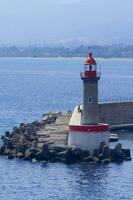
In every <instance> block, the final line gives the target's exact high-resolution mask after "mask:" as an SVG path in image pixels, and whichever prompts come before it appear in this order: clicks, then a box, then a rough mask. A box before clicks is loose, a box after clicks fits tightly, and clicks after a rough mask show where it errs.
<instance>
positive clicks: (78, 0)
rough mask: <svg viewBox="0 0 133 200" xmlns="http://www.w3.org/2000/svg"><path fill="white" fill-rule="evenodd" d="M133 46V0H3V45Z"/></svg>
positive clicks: (0, 19)
mask: <svg viewBox="0 0 133 200" xmlns="http://www.w3.org/2000/svg"><path fill="white" fill-rule="evenodd" d="M72 41H73V42H76V41H77V42H78V41H79V42H81V43H83V44H84V43H87V44H112V43H115V44H119V43H127V44H133V0H0V44H1V45H2V44H3V45H29V44H36V45H38V44H45V43H69V42H72Z"/></svg>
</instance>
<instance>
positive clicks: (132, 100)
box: [98, 97, 133, 103]
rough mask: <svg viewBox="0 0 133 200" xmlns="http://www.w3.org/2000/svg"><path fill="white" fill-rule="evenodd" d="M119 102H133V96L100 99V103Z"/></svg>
mask: <svg viewBox="0 0 133 200" xmlns="http://www.w3.org/2000/svg"><path fill="white" fill-rule="evenodd" d="M119 102H123V103H126V102H133V98H124V97H123V98H108V99H99V100H98V103H119Z"/></svg>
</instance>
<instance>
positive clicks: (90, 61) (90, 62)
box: [84, 53, 97, 65]
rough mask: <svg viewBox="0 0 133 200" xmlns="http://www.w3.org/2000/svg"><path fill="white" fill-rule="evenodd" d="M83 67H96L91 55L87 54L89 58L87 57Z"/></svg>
mask: <svg viewBox="0 0 133 200" xmlns="http://www.w3.org/2000/svg"><path fill="white" fill-rule="evenodd" d="M84 64H85V65H96V64H97V63H96V60H95V59H94V58H93V55H92V53H89V56H88V57H87V59H86V60H85V63H84Z"/></svg>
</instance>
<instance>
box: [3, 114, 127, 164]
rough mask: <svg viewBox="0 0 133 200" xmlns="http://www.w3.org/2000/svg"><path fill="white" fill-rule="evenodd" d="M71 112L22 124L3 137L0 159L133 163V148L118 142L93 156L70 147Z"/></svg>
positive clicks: (49, 115)
mask: <svg viewBox="0 0 133 200" xmlns="http://www.w3.org/2000/svg"><path fill="white" fill-rule="evenodd" d="M71 114H72V113H71V112H69V111H68V112H67V113H61V112H58V113H46V114H44V115H43V118H42V120H41V121H40V122H38V121H34V122H32V123H27V124H25V123H21V124H20V125H19V127H14V128H13V130H12V132H9V131H6V132H5V133H4V135H3V136H2V137H1V139H2V142H3V144H2V146H1V147H0V156H6V157H7V158H8V159H20V160H27V161H32V162H41V161H49V162H64V163H75V162H88V163H110V162H122V161H124V160H126V161H129V160H131V154H130V149H123V148H122V144H120V143H118V144H117V145H116V146H115V148H114V149H110V148H109V147H108V146H107V145H106V144H105V143H104V142H102V143H101V144H100V146H99V149H96V150H95V151H94V152H93V154H92V155H91V154H90V152H89V151H86V150H81V149H79V148H72V147H68V146H67V137H68V122H69V120H70V117H71Z"/></svg>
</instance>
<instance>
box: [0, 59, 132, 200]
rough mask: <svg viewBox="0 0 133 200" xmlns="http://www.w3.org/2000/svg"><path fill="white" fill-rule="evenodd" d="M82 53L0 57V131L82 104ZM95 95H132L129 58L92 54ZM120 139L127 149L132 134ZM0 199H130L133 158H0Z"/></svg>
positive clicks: (121, 136) (123, 97)
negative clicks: (102, 161) (103, 161)
mask: <svg viewBox="0 0 133 200" xmlns="http://www.w3.org/2000/svg"><path fill="white" fill-rule="evenodd" d="M83 61H84V59H83V58H55V59H49V58H47V59H43V58H0V135H2V133H3V132H4V131H5V130H11V129H12V128H13V127H14V126H17V125H18V124H19V123H20V122H31V121H33V120H39V119H41V116H42V114H43V113H45V112H48V111H67V110H72V109H73V108H74V106H75V105H77V104H80V103H82V81H81V80H80V75H79V74H80V72H81V71H82V70H83ZM98 63H99V65H100V66H101V73H102V76H101V80H100V82H99V99H133V60H129V59H107V60H105V59H98ZM120 141H121V142H122V143H123V144H124V147H125V148H126V147H128V148H131V150H132V155H133V133H122V134H121V135H120ZM0 180H1V181H0V200H1V199H2V200H25V199H26V200H73V199H75V200H88V199H90V200H93V199H94V200H102V199H109V200H110V199H111V200H112V199H114V200H119V199H125V200H126V199H129V200H130V199H133V189H132V188H133V161H131V162H124V163H122V164H109V165H94V164H74V165H65V164H60V163H57V164H50V163H48V164H33V163H29V162H23V161H16V160H11V161H10V160H7V159H5V158H4V159H3V158H0Z"/></svg>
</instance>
